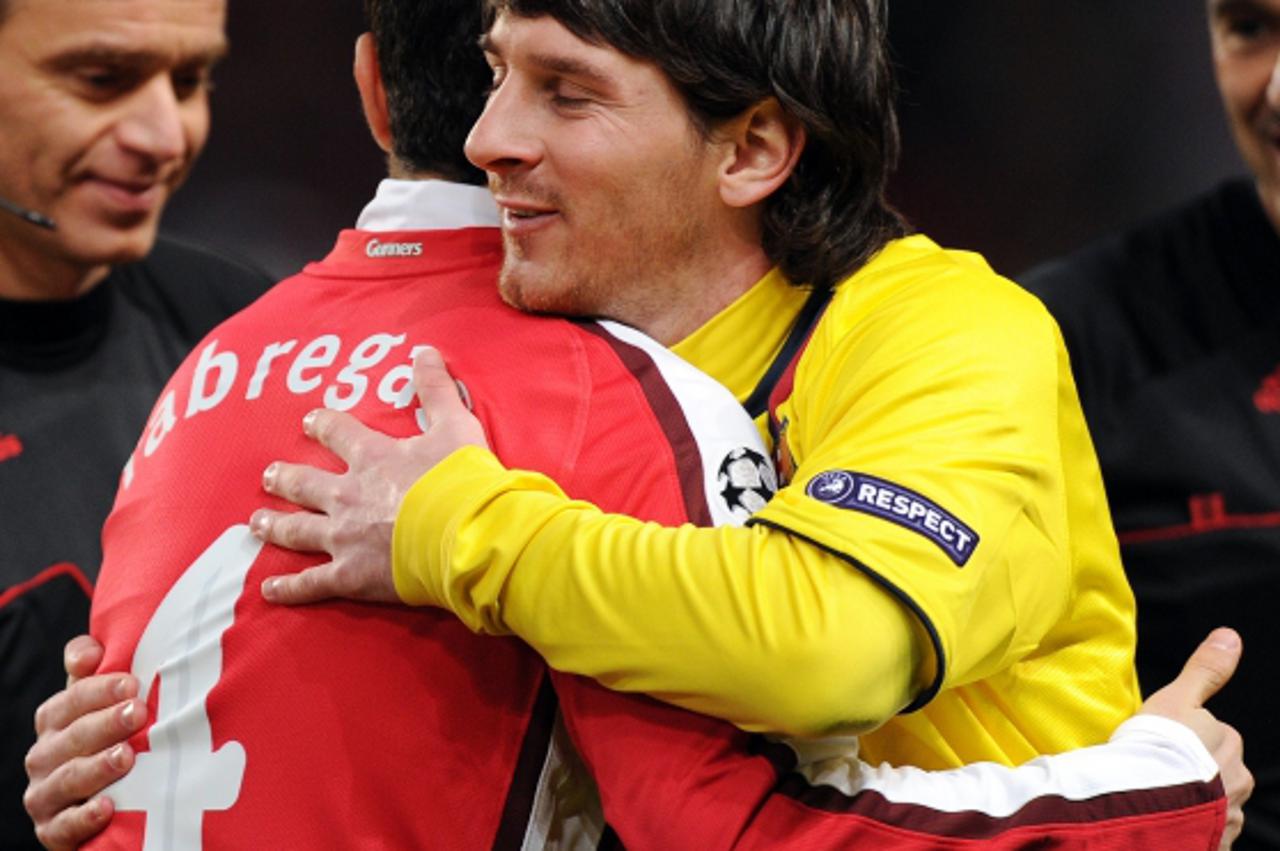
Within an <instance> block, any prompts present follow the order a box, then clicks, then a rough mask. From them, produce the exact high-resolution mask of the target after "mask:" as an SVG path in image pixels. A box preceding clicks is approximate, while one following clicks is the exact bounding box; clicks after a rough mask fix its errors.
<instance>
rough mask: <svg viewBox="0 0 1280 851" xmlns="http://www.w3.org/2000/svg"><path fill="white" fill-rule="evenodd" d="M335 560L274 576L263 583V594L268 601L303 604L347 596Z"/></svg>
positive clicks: (290, 604) (289, 604)
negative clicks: (297, 571)
mask: <svg viewBox="0 0 1280 851" xmlns="http://www.w3.org/2000/svg"><path fill="white" fill-rule="evenodd" d="M339 579H340V577H339V575H338V572H337V569H336V568H335V566H334V564H333V562H328V563H326V564H320V565H316V566H315V567H309V568H307V569H306V570H304V571H301V572H300V573H287V574H282V575H280V576H272V577H270V578H269V579H266V580H264V581H263V583H262V596H263V598H264V599H265V600H266V601H267V602H268V603H278V604H280V605H285V606H301V605H305V604H307V603H318V602H320V601H321V600H329V599H332V598H334V597H342V596H346V595H345V594H344V593H343V588H342V584H341V582H340V581H339Z"/></svg>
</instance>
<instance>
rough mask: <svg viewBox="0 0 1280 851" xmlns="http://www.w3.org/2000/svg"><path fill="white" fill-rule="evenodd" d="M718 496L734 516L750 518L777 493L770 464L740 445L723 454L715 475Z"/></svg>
mask: <svg viewBox="0 0 1280 851" xmlns="http://www.w3.org/2000/svg"><path fill="white" fill-rule="evenodd" d="M716 482H717V484H719V486H720V498H721V499H723V500H724V504H725V505H726V506H727V507H728V509H729V510H730V511H731V512H733V514H734V515H735V516H738V517H740V518H742V519H746V518H747V517H750V516H751V515H752V514H755V513H756V512H757V511H759V510H760V509H762V508H764V506H765V503H767V502H768V501H769V500H771V499H773V495H774V494H775V493H777V492H778V477H777V476H776V475H774V472H773V465H772V464H770V463H769V460H768V459H767V458H765V457H764V456H763V455H761V454H760V453H759V452H756V451H755V450H752V449H748V448H747V447H745V446H744V447H741V448H739V449H735V450H733V451H732V452H730V453H729V454H728V455H726V456H725V459H724V461H723V462H721V464H720V471H719V473H718V474H717V476H716Z"/></svg>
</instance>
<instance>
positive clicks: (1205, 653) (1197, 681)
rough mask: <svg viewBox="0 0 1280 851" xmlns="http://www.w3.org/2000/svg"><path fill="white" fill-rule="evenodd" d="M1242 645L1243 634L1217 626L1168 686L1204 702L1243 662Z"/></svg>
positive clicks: (1225, 682) (1194, 701) (1192, 698)
mask: <svg viewBox="0 0 1280 851" xmlns="http://www.w3.org/2000/svg"><path fill="white" fill-rule="evenodd" d="M1242 649H1243V644H1242V642H1241V640H1240V635H1239V634H1238V633H1237V632H1236V631H1235V630H1234V629H1229V628H1227V627H1220V628H1218V629H1215V630H1214V631H1213V632H1211V633H1209V637H1208V638H1206V639H1205V640H1204V641H1202V642H1201V643H1200V646H1199V647H1197V648H1196V649H1195V652H1194V653H1192V654H1191V658H1189V659H1188V660H1187V663H1186V664H1185V665H1184V666H1183V668H1182V673H1180V674H1178V677H1177V679H1175V680H1174V681H1173V682H1172V683H1170V685H1169V686H1167V687H1166V688H1172V689H1173V690H1174V691H1175V692H1177V693H1178V694H1179V695H1180V696H1182V697H1183V698H1184V699H1185V700H1187V701H1189V702H1191V703H1194V705H1196V706H1203V705H1204V703H1205V701H1207V700H1208V699H1209V698H1211V697H1213V696H1214V695H1215V694H1217V693H1218V691H1219V690H1220V689H1221V688H1222V687H1223V686H1224V685H1226V684H1227V681H1228V680H1230V679H1231V675H1232V674H1234V673H1235V671H1236V666H1237V665H1239V664H1240V653H1241V650H1242Z"/></svg>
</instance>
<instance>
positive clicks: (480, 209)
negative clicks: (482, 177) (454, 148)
mask: <svg viewBox="0 0 1280 851" xmlns="http://www.w3.org/2000/svg"><path fill="white" fill-rule="evenodd" d="M469 227H490V228H496V227H498V205H497V204H496V203H495V202H494V200H493V196H492V195H490V194H489V190H488V189H485V188H484V187H483V186H471V185H469V184H466V183H453V182H451V181H447V180H393V179H391V178H387V179H385V180H383V181H382V182H381V183H379V184H378V192H377V194H376V195H374V197H373V200H372V201H370V202H369V204H368V205H367V206H366V207H365V208H364V210H363V211H361V213H360V218H359V219H357V220H356V228H357V229H358V230H365V231H396V230H457V229H459V228H469Z"/></svg>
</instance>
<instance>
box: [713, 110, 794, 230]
mask: <svg viewBox="0 0 1280 851" xmlns="http://www.w3.org/2000/svg"><path fill="white" fill-rule="evenodd" d="M726 133H727V134H728V137H727V138H725V140H724V141H725V142H727V143H729V144H730V145H731V146H732V147H731V151H730V152H729V153H728V154H727V155H726V157H725V160H724V162H723V164H722V165H721V168H720V198H721V200H723V201H724V203H726V204H728V205H729V206H730V207H750V206H751V205H753V204H757V203H759V202H761V201H763V200H764V199H765V198H768V197H769V196H770V195H772V194H773V193H774V192H776V191H777V190H778V187H780V186H781V185H782V184H783V183H785V182H786V181H787V178H789V177H790V176H791V173H792V172H793V171H795V168H796V163H797V162H799V160H800V154H801V153H802V152H803V151H804V145H805V139H806V137H805V132H804V127H803V126H802V125H801V124H800V122H799V121H798V120H797V119H796V118H795V117H794V116H792V115H791V114H790V113H788V112H787V111H786V110H784V109H783V108H782V105H781V104H780V103H778V101H777V99H776V98H766V99H765V100H762V101H760V102H759V103H757V104H756V105H755V106H752V107H750V108H749V109H747V110H746V111H745V112H744V113H742V115H739V116H738V117H737V118H734V119H732V120H731V121H730V122H728V124H726V125H724V126H723V127H721V128H720V134H721V135H723V134H726Z"/></svg>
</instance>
